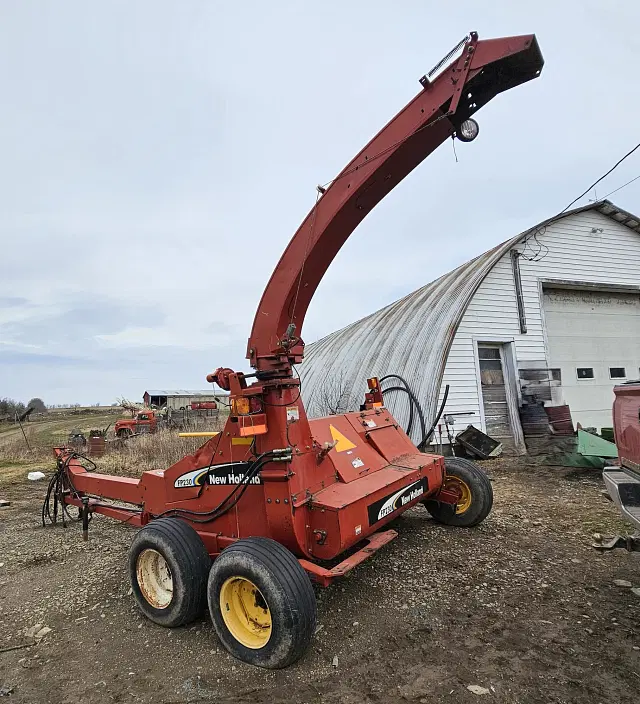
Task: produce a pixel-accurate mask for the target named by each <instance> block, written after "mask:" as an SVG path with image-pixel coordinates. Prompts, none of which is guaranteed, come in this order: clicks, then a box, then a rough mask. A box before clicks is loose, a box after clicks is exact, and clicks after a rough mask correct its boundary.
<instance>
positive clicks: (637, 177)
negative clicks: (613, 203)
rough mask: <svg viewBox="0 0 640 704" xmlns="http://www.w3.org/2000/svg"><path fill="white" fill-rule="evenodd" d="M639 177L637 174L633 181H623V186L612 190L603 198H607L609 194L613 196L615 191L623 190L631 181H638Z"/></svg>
mask: <svg viewBox="0 0 640 704" xmlns="http://www.w3.org/2000/svg"><path fill="white" fill-rule="evenodd" d="M639 178H640V176H636V177H635V178H632V179H631V181H627V182H626V183H623V184H622V186H619V187H618V188H616V189H615V190H614V191H610V192H609V193H607V195H606V196H604V198H603V199H602V200H605V199H606V198H608V197H609V196H612V195H613V194H614V193H617V192H618V191H621V190H622V189H623V188H626V187H627V186H628V185H629V184H630V183H633V182H634V181H637V180H638V179H639Z"/></svg>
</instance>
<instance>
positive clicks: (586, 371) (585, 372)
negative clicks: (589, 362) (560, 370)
mask: <svg viewBox="0 0 640 704" xmlns="http://www.w3.org/2000/svg"><path fill="white" fill-rule="evenodd" d="M576 371H577V372H578V379H593V378H594V377H593V367H578V368H577V370H576Z"/></svg>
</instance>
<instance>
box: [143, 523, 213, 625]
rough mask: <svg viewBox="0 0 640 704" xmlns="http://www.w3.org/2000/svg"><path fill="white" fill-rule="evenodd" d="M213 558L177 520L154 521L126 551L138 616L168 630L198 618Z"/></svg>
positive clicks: (204, 602)
mask: <svg viewBox="0 0 640 704" xmlns="http://www.w3.org/2000/svg"><path fill="white" fill-rule="evenodd" d="M210 569H211V558H210V557H209V553H208V552H207V549H206V547H205V546H204V543H203V542H202V540H201V539H200V536H199V535H198V534H197V533H196V531H195V530H194V529H193V528H192V527H191V526H190V525H188V524H187V523H185V522H184V521H181V520H180V519H179V518H157V519H155V520H153V521H151V523H149V524H147V525H146V526H144V528H142V529H141V530H140V531H138V533H137V535H136V537H135V538H134V539H133V543H132V544H131V548H130V549H129V578H130V580H131V588H132V590H133V595H134V596H135V599H136V601H137V603H138V607H139V608H140V610H141V611H142V613H143V614H144V615H145V616H146V617H147V618H149V619H150V620H151V621H153V622H154V623H157V624H159V625H160V626H166V627H167V628H174V627H175V626H182V625H184V624H185V623H190V622H191V621H193V620H194V619H196V618H198V617H199V616H201V615H202V614H203V613H204V611H205V609H206V605H207V579H208V577H209V570H210Z"/></svg>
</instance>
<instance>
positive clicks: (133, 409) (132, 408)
mask: <svg viewBox="0 0 640 704" xmlns="http://www.w3.org/2000/svg"><path fill="white" fill-rule="evenodd" d="M113 405H114V406H116V405H118V406H122V408H123V409H124V410H125V411H128V412H129V413H130V414H131V417H132V418H133V417H134V416H135V415H136V413H137V412H138V411H140V410H142V409H143V408H144V406H141V405H140V404H139V403H135V402H134V401H127V399H126V398H119V399H117V403H114V404H113Z"/></svg>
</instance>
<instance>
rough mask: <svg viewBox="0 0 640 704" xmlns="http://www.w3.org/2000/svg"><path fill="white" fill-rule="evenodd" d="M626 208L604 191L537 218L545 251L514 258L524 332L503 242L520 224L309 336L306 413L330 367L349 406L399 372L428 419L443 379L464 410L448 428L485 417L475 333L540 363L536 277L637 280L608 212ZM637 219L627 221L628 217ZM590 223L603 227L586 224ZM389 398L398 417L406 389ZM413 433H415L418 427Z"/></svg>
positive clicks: (635, 239)
mask: <svg viewBox="0 0 640 704" xmlns="http://www.w3.org/2000/svg"><path fill="white" fill-rule="evenodd" d="M599 210H604V211H605V212H607V213H612V214H611V215H605V214H603V213H602V212H599ZM626 216H627V214H625V213H623V212H619V211H618V210H617V208H616V206H614V205H613V204H612V203H609V202H608V201H604V202H603V203H597V204H591V205H588V206H585V207H584V208H579V209H577V210H576V211H573V212H572V213H570V214H568V215H567V216H566V217H564V218H563V219H561V220H558V221H556V222H553V223H551V224H548V225H547V226H546V228H540V230H541V232H542V234H539V235H538V239H539V240H540V241H541V242H542V243H543V244H544V245H546V247H547V248H548V252H547V254H546V256H545V257H544V258H543V259H542V260H541V261H537V262H531V261H526V260H525V259H522V258H521V259H520V271H521V279H522V289H523V298H524V306H525V314H526V319H527V329H528V332H527V333H526V334H521V333H520V329H519V319H518V312H517V306H516V300H515V288H514V283H513V273H512V269H511V259H510V250H511V249H513V248H516V249H518V250H519V251H521V252H522V251H523V250H524V247H523V244H522V241H523V237H524V235H525V233H523V234H520V235H517V236H516V237H514V238H512V239H511V240H509V241H507V242H504V243H502V244H501V245H498V246H497V247H495V248H494V249H492V250H490V251H489V252H486V253H485V254H483V255H481V256H480V257H477V258H476V259H474V260H472V261H470V262H467V263H465V264H463V265H462V266H460V267H458V269H456V270H454V271H452V272H449V273H448V274H445V275H444V276H442V277H441V278H440V279H438V280H436V281H434V282H432V283H430V284H427V285H426V286H423V287H422V288H421V289H418V290H417V291H415V292H413V293H411V294H409V295H408V296H405V297H404V298H403V299H401V300H399V301H396V302H395V303H392V304H390V305H389V306H387V307H385V308H383V309H381V310H379V311H377V312H376V313H373V314H371V315H369V316H367V317H366V318H364V319H362V320H360V321H357V322H355V323H352V324H351V325H348V326H347V327H345V328H343V329H342V330H338V331H337V332H334V333H332V334H330V335H328V336H327V337H325V338H323V339H322V340H319V341H318V342H315V343H313V344H311V345H308V346H307V349H306V357H305V361H304V363H303V364H302V366H301V377H302V382H303V383H302V394H303V398H304V400H305V403H306V406H307V409H308V411H309V413H310V415H311V416H314V415H318V414H319V410H320V409H319V406H318V404H317V401H318V395H319V391H320V389H321V388H322V386H323V384H324V383H325V380H327V379H335V378H336V377H338V378H339V379H340V380H341V381H342V382H343V383H344V390H345V395H346V396H348V397H349V398H350V403H351V406H352V407H353V406H354V405H356V404H357V403H359V402H360V401H361V400H362V398H363V395H364V391H365V387H366V379H367V377H369V376H383V375H384V374H388V373H398V374H402V375H403V376H405V377H406V378H407V380H408V381H409V383H410V385H411V386H412V388H413V390H414V391H415V392H416V394H417V396H418V397H419V398H420V400H421V402H423V404H424V407H425V414H426V416H427V420H428V421H429V420H430V419H432V418H433V417H434V416H435V412H436V409H437V407H438V404H439V398H438V392H440V398H441V397H442V392H443V390H444V387H445V384H450V387H451V389H450V394H449V400H448V402H447V407H446V411H447V412H449V413H460V412H470V413H471V415H469V416H463V417H460V418H459V419H458V422H457V426H456V430H460V429H462V428H464V427H466V425H468V424H469V423H473V424H474V425H477V426H480V427H484V424H483V422H482V412H481V403H480V396H479V389H478V373H477V369H476V361H475V352H474V345H475V340H481V341H491V340H492V339H493V340H495V341H513V342H514V344H515V348H516V357H517V360H518V362H519V364H520V366H526V363H538V364H542V365H546V356H547V355H546V345H545V334H544V321H543V311H542V302H541V299H540V283H539V282H540V280H547V279H554V280H565V281H573V282H585V281H586V282H591V283H597V284H615V285H621V284H622V285H630V286H637V285H638V284H639V283H640V236H639V235H638V233H637V232H635V231H633V230H631V229H630V228H629V227H626V226H624V225H621V224H619V223H618V222H616V221H615V219H614V218H617V217H622V218H624V217H626ZM636 225H637V222H635V221H634V222H632V225H631V226H633V227H635V226H636ZM594 228H595V229H599V228H602V230H603V231H602V233H599V232H598V233H595V234H593V233H592V232H591V230H592V229H594ZM388 406H389V408H390V410H391V411H392V412H393V413H394V415H395V416H396V418H397V419H398V421H399V422H400V423H401V424H403V425H406V422H407V419H408V410H409V404H408V402H407V399H406V397H405V396H404V395H403V394H394V395H393V396H392V397H391V400H390V401H389V402H388ZM356 407H357V406H356ZM412 437H413V439H414V440H417V439H418V434H417V433H416V432H413V433H412Z"/></svg>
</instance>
